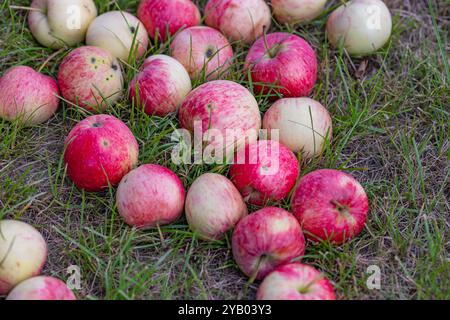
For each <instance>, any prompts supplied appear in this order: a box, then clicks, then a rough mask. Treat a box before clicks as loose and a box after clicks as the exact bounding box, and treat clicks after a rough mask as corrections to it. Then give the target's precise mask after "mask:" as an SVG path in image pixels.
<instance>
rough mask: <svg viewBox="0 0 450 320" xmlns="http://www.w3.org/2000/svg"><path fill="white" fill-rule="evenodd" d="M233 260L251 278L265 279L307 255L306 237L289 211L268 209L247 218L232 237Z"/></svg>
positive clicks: (239, 224)
mask: <svg viewBox="0 0 450 320" xmlns="http://www.w3.org/2000/svg"><path fill="white" fill-rule="evenodd" d="M232 249H233V257H234V260H235V261H236V263H237V264H238V266H239V268H240V269H241V270H242V272H243V273H244V274H246V275H247V276H248V277H250V278H253V277H255V278H256V279H263V278H264V277H265V276H266V275H267V274H269V273H270V272H271V271H273V270H274V269H275V268H276V267H277V266H279V265H282V264H285V263H289V262H290V261H291V260H292V259H294V258H299V257H302V256H303V254H304V253H305V237H304V236H303V232H302V229H301V228H300V225H299V223H298V221H297V220H296V219H295V217H294V216H293V215H292V214H291V213H290V212H288V211H286V210H284V209H280V208H275V207H267V208H264V209H261V210H258V211H256V212H254V213H252V214H250V215H248V216H246V217H244V218H243V219H242V220H241V221H239V223H238V224H237V226H236V228H235V229H234V232H233V237H232Z"/></svg>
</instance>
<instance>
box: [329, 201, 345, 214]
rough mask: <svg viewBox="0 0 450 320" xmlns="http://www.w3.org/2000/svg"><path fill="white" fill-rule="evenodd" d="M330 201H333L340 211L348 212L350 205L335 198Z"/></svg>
mask: <svg viewBox="0 0 450 320" xmlns="http://www.w3.org/2000/svg"><path fill="white" fill-rule="evenodd" d="M330 202H331V204H333V205H334V206H335V207H336V209H338V211H339V212H340V213H343V214H348V207H347V206H345V205H343V204H341V203H340V202H339V201H337V200H334V199H333V200H331V201H330Z"/></svg>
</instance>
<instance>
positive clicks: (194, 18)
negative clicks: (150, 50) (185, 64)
mask: <svg viewBox="0 0 450 320" xmlns="http://www.w3.org/2000/svg"><path fill="white" fill-rule="evenodd" d="M137 16H138V18H139V20H141V21H142V23H143V24H144V26H145V28H146V29H147V32H148V34H149V35H150V37H152V38H153V39H154V38H155V37H156V34H158V39H159V40H160V41H164V40H166V39H167V38H168V37H169V36H173V35H174V34H175V33H177V32H178V31H179V30H180V29H182V28H189V27H193V26H198V25H199V24H200V19H201V16H200V11H199V10H198V8H197V6H196V5H195V4H194V3H193V2H192V1H191V0H141V2H140V4H139V7H138V11H137Z"/></svg>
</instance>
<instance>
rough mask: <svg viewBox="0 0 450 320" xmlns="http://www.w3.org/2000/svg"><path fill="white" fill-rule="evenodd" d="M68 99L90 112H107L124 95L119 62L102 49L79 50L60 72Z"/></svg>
mask: <svg viewBox="0 0 450 320" xmlns="http://www.w3.org/2000/svg"><path fill="white" fill-rule="evenodd" d="M58 83H59V88H60V89H61V94H62V96H63V97H64V99H66V100H68V101H69V102H71V103H72V104H74V105H77V106H79V107H81V108H84V109H86V110H90V111H92V110H95V111H104V110H105V109H106V108H107V106H108V104H112V103H114V102H116V101H117V100H118V99H119V98H120V97H121V95H122V89H123V78H122V71H121V69H120V65H119V62H118V61H117V59H116V58H114V57H113V56H112V55H111V54H110V53H109V52H108V51H105V50H103V49H101V48H98V47H92V46H85V47H79V48H77V49H75V50H73V51H72V52H70V53H69V54H68V55H67V56H66V57H65V58H64V60H63V62H62V63H61V65H60V66H59V70H58Z"/></svg>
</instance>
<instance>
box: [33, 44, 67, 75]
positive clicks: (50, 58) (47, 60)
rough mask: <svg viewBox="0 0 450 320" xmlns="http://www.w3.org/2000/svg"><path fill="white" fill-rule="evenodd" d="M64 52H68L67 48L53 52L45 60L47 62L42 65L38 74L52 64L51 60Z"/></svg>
mask: <svg viewBox="0 0 450 320" xmlns="http://www.w3.org/2000/svg"><path fill="white" fill-rule="evenodd" d="M64 50H66V48H61V49H59V50H58V51H55V52H53V53H52V54H51V55H50V56H49V57H48V58H47V59H45V61H44V62H43V63H42V64H41V66H40V67H39V69H38V70H37V72H41V71H42V69H44V68H45V66H46V65H47V63H49V62H50V60H52V59H53V58H54V57H56V56H57V55H58V54H60V53H61V52H63V51H64Z"/></svg>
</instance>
